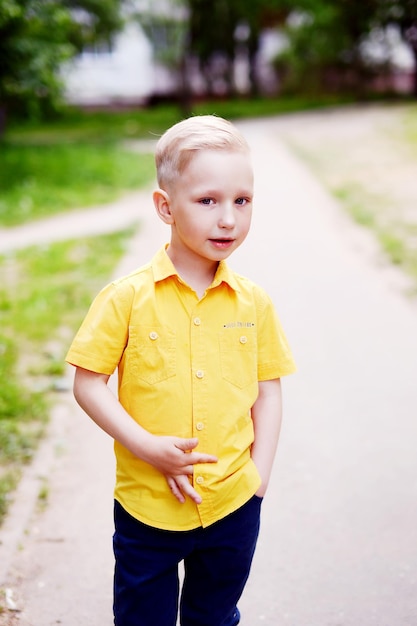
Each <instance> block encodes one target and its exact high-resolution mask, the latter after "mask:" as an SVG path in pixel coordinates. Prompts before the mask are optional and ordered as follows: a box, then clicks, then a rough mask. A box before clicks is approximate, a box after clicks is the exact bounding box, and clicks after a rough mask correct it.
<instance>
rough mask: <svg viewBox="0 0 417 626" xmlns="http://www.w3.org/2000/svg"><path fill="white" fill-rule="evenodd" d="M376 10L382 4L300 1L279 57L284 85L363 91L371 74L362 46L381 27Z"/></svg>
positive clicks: (346, 0)
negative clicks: (378, 23)
mask: <svg viewBox="0 0 417 626" xmlns="http://www.w3.org/2000/svg"><path fill="white" fill-rule="evenodd" d="M377 9H378V0H364V1H363V2H361V3H353V2H350V1H349V0H339V2H331V1H330V0H299V1H298V2H297V10H296V11H293V12H292V14H291V16H290V19H289V20H288V21H287V26H286V35H287V37H288V43H289V45H288V47H287V48H286V49H285V50H284V51H283V52H282V53H280V55H279V56H278V59H277V67H278V70H279V73H280V75H281V79H282V81H283V84H284V87H285V88H286V89H288V90H290V91H291V90H294V89H297V90H300V89H301V90H305V91H320V90H323V89H324V90H326V89H328V88H334V89H340V88H343V87H349V88H350V89H352V88H353V89H356V90H358V91H359V92H360V91H361V89H362V86H363V84H364V83H365V82H366V78H367V76H368V72H369V71H370V68H368V67H367V66H366V64H364V62H363V59H362V55H361V47H362V44H363V41H364V40H365V38H366V37H367V36H368V34H369V32H370V31H371V30H372V29H373V28H374V27H375V26H376V16H377Z"/></svg>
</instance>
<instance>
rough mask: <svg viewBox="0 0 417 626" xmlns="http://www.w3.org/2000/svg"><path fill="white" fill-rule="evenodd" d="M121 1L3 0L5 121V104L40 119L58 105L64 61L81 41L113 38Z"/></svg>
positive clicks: (0, 95)
mask: <svg viewBox="0 0 417 626" xmlns="http://www.w3.org/2000/svg"><path fill="white" fill-rule="evenodd" d="M119 4H120V0H105V1H103V2H99V1H98V0H78V1H67V0H2V2H1V3H0V108H1V109H2V115H3V124H4V115H5V113H4V111H5V109H6V107H7V108H8V109H9V110H13V114H14V115H16V114H20V115H24V116H29V117H32V118H38V117H40V116H41V115H42V114H43V113H45V112H47V111H51V110H52V109H54V108H56V107H57V106H58V102H59V98H60V94H61V90H62V84H61V80H60V74H59V73H60V68H61V66H62V63H63V62H64V61H66V60H68V59H69V58H70V57H71V56H73V55H74V54H75V53H76V52H77V50H80V49H81V48H82V47H83V45H85V44H87V43H90V42H91V41H95V40H97V39H102V38H104V37H107V36H109V34H110V33H111V32H112V31H113V30H114V29H116V28H117V27H119V26H120V24H121V21H120V19H119V14H118V11H119ZM1 121H2V120H1V119H0V122H1ZM1 130H2V129H1V123H0V133H1Z"/></svg>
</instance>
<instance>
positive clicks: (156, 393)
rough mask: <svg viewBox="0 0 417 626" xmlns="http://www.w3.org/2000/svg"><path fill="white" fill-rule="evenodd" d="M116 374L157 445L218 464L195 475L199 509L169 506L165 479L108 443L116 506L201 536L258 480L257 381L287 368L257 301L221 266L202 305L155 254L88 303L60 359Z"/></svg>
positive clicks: (246, 283) (278, 333) (269, 314)
mask: <svg viewBox="0 0 417 626" xmlns="http://www.w3.org/2000/svg"><path fill="white" fill-rule="evenodd" d="M66 359H67V361H68V362H69V363H71V364H73V365H76V366H79V367H82V368H84V369H87V370H91V371H94V372H98V373H102V374H112V373H113V371H114V370H115V369H116V367H118V368H119V371H118V381H119V382H118V392H119V400H120V402H121V404H122V405H123V406H124V408H125V409H126V410H127V411H128V413H129V414H130V415H131V416H132V417H133V419H135V420H136V421H137V422H138V423H140V424H141V426H143V428H145V429H146V430H148V431H150V432H152V433H153V434H155V435H175V436H178V437H187V438H188V437H198V439H199V445H198V447H197V450H200V451H202V452H207V453H209V454H214V455H216V456H217V457H218V459H219V460H218V462H217V463H212V464H210V463H206V464H199V465H196V466H195V471H194V476H193V485H194V487H195V489H196V490H197V491H198V492H199V493H200V494H201V496H202V498H203V501H202V503H201V504H200V505H197V504H195V503H194V502H192V501H191V500H190V499H188V498H187V501H186V503H184V504H181V503H179V502H178V501H177V500H176V498H175V497H174V496H173V495H172V494H171V492H170V490H169V488H168V485H167V483H166V480H165V477H164V476H162V475H161V474H160V473H159V472H158V471H157V470H156V469H154V468H153V467H152V466H151V465H149V464H147V463H145V462H144V461H141V460H140V459H138V458H136V457H135V456H134V455H133V454H132V453H130V452H129V451H128V450H127V449H126V448H124V447H123V446H122V445H120V444H119V443H118V442H115V454H116V460H117V476H116V487H115V498H116V499H117V500H118V501H119V502H120V503H121V505H122V506H123V507H124V508H125V509H126V510H127V511H128V512H129V513H130V514H131V515H132V516H133V517H135V518H136V519H138V520H140V521H142V522H144V523H145V524H149V525H151V526H154V527H157V528H162V529H167V530H189V529H193V528H197V527H199V526H208V525H209V524H212V523H213V522H216V521H217V520H219V519H221V518H223V517H225V516H226V515H228V514H229V513H231V512H232V511H234V510H236V509H237V508H239V507H240V506H241V505H243V504H244V503H245V502H246V501H247V500H248V499H249V498H250V497H251V496H252V495H253V494H254V493H255V492H256V490H257V489H258V487H259V485H260V478H259V474H258V471H257V469H256V467H255V465H254V463H253V461H252V460H251V457H250V449H251V444H252V442H253V436H254V434H253V424H252V419H251V407H252V406H253V404H254V402H255V400H256V397H257V393H258V381H262V380H271V379H274V378H280V377H281V376H283V375H285V374H289V373H292V372H293V371H294V370H295V367H294V362H293V359H292V356H291V352H290V350H289V347H288V344H287V341H286V339H285V336H284V333H283V331H282V328H281V325H280V323H279V321H278V319H277V317H276V314H275V311H274V308H273V306H272V304H271V301H270V299H269V297H268V296H267V295H266V293H265V292H264V291H263V290H262V289H261V288H260V287H258V286H256V285H255V284H254V283H252V282H251V281H250V280H248V279H246V278H243V277H241V276H239V275H237V274H236V273H234V272H232V271H231V270H230V269H229V267H228V266H227V265H226V263H224V262H221V263H220V264H219V267H218V270H217V272H216V275H215V277H214V280H213V283H212V284H211V286H210V287H209V288H208V289H207V291H206V293H205V294H204V296H203V297H202V298H201V299H199V298H198V296H197V294H196V293H195V292H194V291H193V290H192V289H191V288H190V287H189V286H188V285H187V284H186V283H184V282H183V281H182V279H181V278H180V277H179V275H178V273H177V272H176V270H175V267H174V266H173V264H172V263H171V260H170V259H169V257H168V255H167V254H166V252H165V250H164V249H161V250H160V251H159V252H158V253H157V254H156V256H155V257H154V258H153V259H152V261H151V262H150V263H148V264H147V265H145V266H144V267H142V268H140V269H138V270H137V271H135V272H133V273H132V274H130V275H129V276H126V277H124V278H121V279H119V280H116V281H115V282H113V283H111V284H110V285H108V286H107V287H105V288H104V289H103V290H102V291H101V293H100V294H99V295H98V296H97V298H96V299H95V300H94V302H93V304H92V306H91V308H90V311H89V312H88V314H87V316H86V318H85V320H84V322H83V324H82V326H81V328H80V330H79V331H78V334H77V335H76V337H75V339H74V341H73V343H72V346H71V348H70V350H69V352H68V354H67V357H66Z"/></svg>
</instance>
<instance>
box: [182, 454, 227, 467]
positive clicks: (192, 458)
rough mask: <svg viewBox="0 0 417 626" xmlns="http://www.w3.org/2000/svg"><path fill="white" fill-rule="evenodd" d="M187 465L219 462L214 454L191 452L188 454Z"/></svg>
mask: <svg viewBox="0 0 417 626" xmlns="http://www.w3.org/2000/svg"><path fill="white" fill-rule="evenodd" d="M186 460H187V464H188V465H190V464H192V465H195V464H196V463H217V461H218V460H219V459H218V458H217V457H216V456H214V455H213V454H205V453H203V452H190V454H187V459H186Z"/></svg>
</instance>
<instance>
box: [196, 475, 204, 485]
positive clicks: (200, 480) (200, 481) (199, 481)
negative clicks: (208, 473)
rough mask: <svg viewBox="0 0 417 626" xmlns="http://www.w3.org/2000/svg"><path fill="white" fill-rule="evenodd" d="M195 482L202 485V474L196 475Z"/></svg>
mask: <svg viewBox="0 0 417 626" xmlns="http://www.w3.org/2000/svg"><path fill="white" fill-rule="evenodd" d="M195 482H196V483H197V485H202V484H203V482H204V478H203V477H202V476H197V478H196V479H195Z"/></svg>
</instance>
